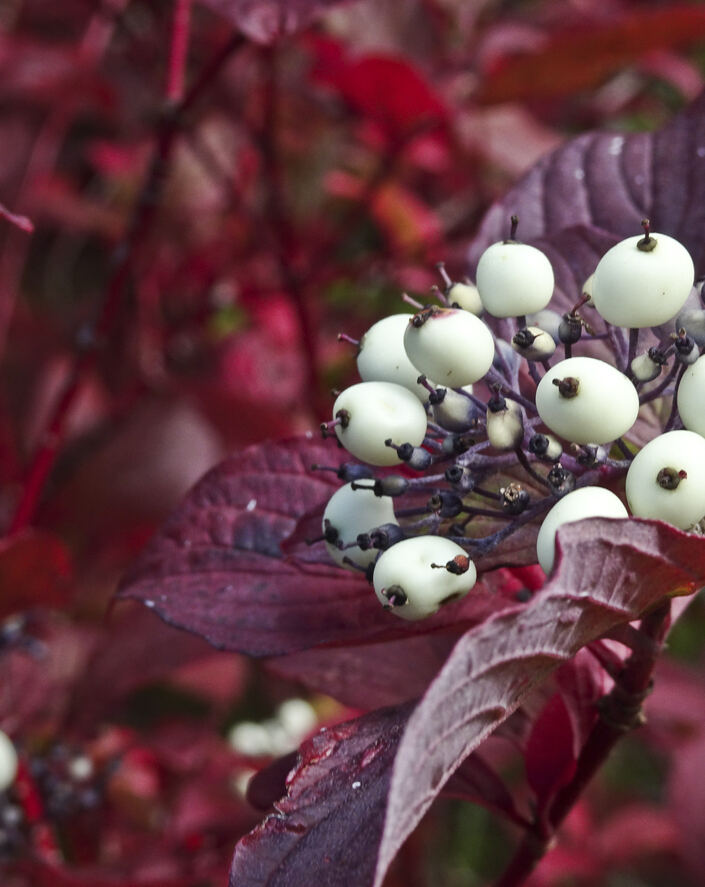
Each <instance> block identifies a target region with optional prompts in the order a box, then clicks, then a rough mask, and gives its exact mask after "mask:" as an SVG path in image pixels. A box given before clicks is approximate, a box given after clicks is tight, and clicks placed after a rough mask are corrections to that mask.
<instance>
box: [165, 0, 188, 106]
mask: <svg viewBox="0 0 705 887" xmlns="http://www.w3.org/2000/svg"><path fill="white" fill-rule="evenodd" d="M191 5H192V0H174V22H173V25H172V31H171V48H170V51H169V67H168V70H167V81H166V100H167V103H168V104H171V105H176V104H178V102H180V101H181V99H182V98H183V95H184V80H185V73H186V61H187V58H188V46H189V37H190V34H191Z"/></svg>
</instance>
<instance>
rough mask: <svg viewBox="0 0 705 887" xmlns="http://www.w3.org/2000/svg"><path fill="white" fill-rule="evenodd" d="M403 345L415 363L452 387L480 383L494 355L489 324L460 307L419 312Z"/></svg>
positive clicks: (441, 382)
mask: <svg viewBox="0 0 705 887" xmlns="http://www.w3.org/2000/svg"><path fill="white" fill-rule="evenodd" d="M404 348H405V349H406V353H407V355H408V356H409V360H410V361H411V362H412V363H413V365H414V366H417V367H418V368H419V370H420V371H421V372H422V373H424V374H425V375H426V376H428V378H429V379H433V380H434V381H435V382H436V383H437V384H439V385H446V386H448V387H449V388H462V387H463V386H464V385H470V384H472V383H473V382H477V380H478V379H481V378H482V377H483V376H484V375H485V373H486V372H487V371H488V370H489V368H490V367H491V366H492V360H493V358H494V339H493V338H492V333H491V332H490V330H489V329H488V327H487V326H486V325H485V324H484V323H483V322H482V321H481V320H480V318H479V317H475V315H474V314H470V312H469V311H463V310H462V309H460V308H436V307H432V308H424V309H423V310H422V311H419V313H418V314H416V315H414V317H413V318H412V320H411V321H410V323H409V324H408V326H407V328H406V332H405V333H404Z"/></svg>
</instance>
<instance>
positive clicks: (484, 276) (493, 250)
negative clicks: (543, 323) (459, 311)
mask: <svg viewBox="0 0 705 887" xmlns="http://www.w3.org/2000/svg"><path fill="white" fill-rule="evenodd" d="M476 279H477V288H478V290H479V291H480V298H481V299H482V304H483V305H484V306H485V310H486V311H487V312H488V313H489V314H491V315H493V317H519V316H520V315H526V314H533V313H535V312H536V311H541V309H542V308H545V307H546V305H548V303H549V302H550V301H551V296H552V295H553V286H554V277H553V268H552V267H551V263H550V262H549V260H548V257H547V256H546V255H545V254H544V253H542V252H541V250H539V249H536V247H534V246H529V244H527V243H516V242H515V241H511V240H510V241H500V242H499V243H493V244H492V246H490V247H488V248H487V249H486V250H485V251H484V253H483V254H482V255H481V256H480V260H479V262H478V265H477V275H476Z"/></svg>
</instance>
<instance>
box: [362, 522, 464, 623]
mask: <svg viewBox="0 0 705 887" xmlns="http://www.w3.org/2000/svg"><path fill="white" fill-rule="evenodd" d="M449 563H453V564H454V567H453V568H451V569H450V570H449V569H448V568H447V565H448V564H449ZM461 566H462V567H463V568H464V569H463V570H462V572H456V571H457V570H459V568H460V567H461ZM476 580H477V572H476V570H475V565H474V564H473V562H472V561H471V560H470V559H469V558H468V557H467V555H466V554H465V552H464V551H463V549H462V548H461V547H460V546H459V545H456V543H455V542H451V541H450V539H445V538H444V537H442V536H416V537H415V538H413V539H404V540H402V541H401V542H398V543H397V544H396V545H392V547H391V548H388V549H387V550H386V551H385V552H383V553H382V554H381V555H380V558H379V560H378V561H377V563H376V564H375V569H374V574H373V577H372V581H373V584H374V588H375V594H376V595H377V598H378V600H379V602H380V603H381V604H382V606H383V607H385V609H389V610H391V611H392V612H393V613H394V614H395V615H397V616H401V618H402V619H409V620H416V619H424V618H425V617H426V616H431V615H432V614H433V613H435V612H436V611H437V610H438V609H439V608H440V607H441V606H443V605H444V604H447V603H450V602H451V601H455V600H458V599H459V598H462V597H464V596H465V595H466V594H467V593H468V592H469V591H470V589H471V588H472V587H473V586H474V585H475V582H476Z"/></svg>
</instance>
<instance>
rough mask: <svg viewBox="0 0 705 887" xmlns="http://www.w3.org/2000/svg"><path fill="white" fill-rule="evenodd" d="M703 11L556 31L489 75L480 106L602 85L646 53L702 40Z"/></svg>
mask: <svg viewBox="0 0 705 887" xmlns="http://www.w3.org/2000/svg"><path fill="white" fill-rule="evenodd" d="M704 26H705V10H703V8H702V6H699V5H695V4H669V5H668V6H667V7H666V8H663V9H646V10H645V9H639V10H637V11H635V12H633V13H630V14H628V15H623V16H621V17H620V18H619V19H617V20H615V19H610V20H609V21H608V22H607V23H604V24H603V23H599V24H592V25H585V24H583V25H581V26H580V27H572V28H565V29H561V30H557V31H555V32H554V33H553V34H551V36H550V37H549V38H548V39H547V40H545V41H541V45H540V49H538V50H537V51H535V52H531V53H525V54H522V55H517V56H514V57H512V58H508V59H503V60H502V61H500V62H499V64H498V65H497V67H496V69H495V70H492V71H490V72H488V74H487V78H486V80H485V83H484V85H483V87H482V88H481V90H480V93H479V96H478V98H479V101H481V102H486V103H499V102H510V101H517V100H518V99H542V98H546V97H554V96H570V95H573V94H574V93H576V92H578V91H579V90H581V89H589V88H591V87H594V86H596V85H598V84H599V83H601V82H602V81H603V80H604V79H605V78H607V77H608V76H609V75H610V74H612V73H614V72H615V71H618V70H620V69H622V68H624V67H625V66H626V65H628V64H629V63H630V62H633V61H634V60H636V59H638V58H640V57H641V56H643V55H645V54H646V53H648V52H650V51H652V50H656V49H664V48H671V47H673V48H675V47H682V46H688V45H692V44H694V43H697V42H699V41H701V40H702V31H703V27H704Z"/></svg>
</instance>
